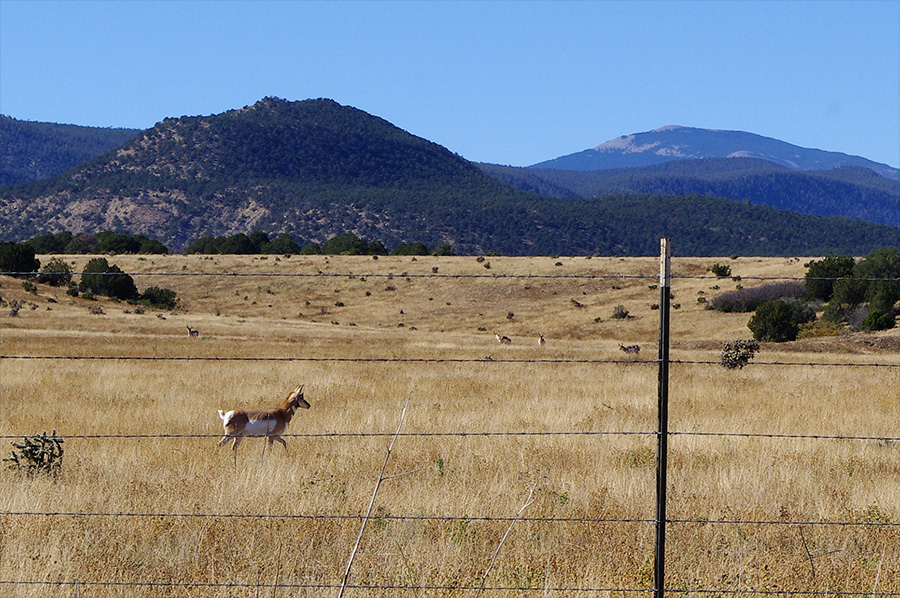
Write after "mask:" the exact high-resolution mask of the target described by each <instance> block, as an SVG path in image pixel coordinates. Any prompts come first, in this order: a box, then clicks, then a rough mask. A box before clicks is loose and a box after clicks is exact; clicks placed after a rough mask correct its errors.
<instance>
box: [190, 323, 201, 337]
mask: <svg viewBox="0 0 900 598" xmlns="http://www.w3.org/2000/svg"><path fill="white" fill-rule="evenodd" d="M187 329H188V334H190V335H191V336H193V337H194V338H196V337H198V336H200V331H199V330H194V329H193V328H191V327H190V326H188V327H187Z"/></svg>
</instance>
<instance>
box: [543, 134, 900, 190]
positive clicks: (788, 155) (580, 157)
mask: <svg viewBox="0 0 900 598" xmlns="http://www.w3.org/2000/svg"><path fill="white" fill-rule="evenodd" d="M728 157H734V158H761V159H764V160H767V161H769V162H773V163H775V164H780V165H782V166H786V167H788V168H791V169H792V170H830V169H832V168H837V167H840V166H864V167H866V168H870V169H871V170H873V171H874V172H876V173H878V174H880V175H881V176H883V177H886V178H890V179H896V180H900V169H897V168H893V167H891V166H889V165H887V164H880V163H878V162H874V161H872V160H869V159H867V158H863V157H861V156H852V155H849V154H845V153H841V152H830V151H825V150H820V149H813V148H804V147H800V146H797V145H793V144H791V143H788V142H786V141H780V140H778V139H773V138H771V137H764V136H762V135H758V134H756V133H748V132H745V131H730V130H725V129H702V128H698V127H685V126H682V125H666V126H664V127H659V128H657V129H653V130H652V131H646V132H643V133H632V134H630V135H622V136H621V137H616V138H615V139H610V140H609V141H606V142H604V143H601V144H600V145H597V146H594V147H592V148H589V149H586V150H582V151H580V152H574V153H572V154H567V155H565V156H559V157H557V158H553V159H551V160H545V161H543V162H538V163H537V164H532V165H531V166H529V167H528V168H554V169H560V170H607V169H610V168H627V167H639V166H650V165H652V164H659V163H663V162H667V161H671V160H684V159H696V158H728Z"/></svg>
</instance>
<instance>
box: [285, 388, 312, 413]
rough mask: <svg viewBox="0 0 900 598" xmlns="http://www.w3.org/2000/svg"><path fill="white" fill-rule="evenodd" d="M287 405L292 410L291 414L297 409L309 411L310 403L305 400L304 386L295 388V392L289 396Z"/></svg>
mask: <svg viewBox="0 0 900 598" xmlns="http://www.w3.org/2000/svg"><path fill="white" fill-rule="evenodd" d="M285 403H287V406H288V408H289V409H290V410H291V413H293V412H294V411H296V410H297V409H309V403H307V402H306V399H304V398H303V385H302V384H301V385H300V386H298V387H297V388H295V389H294V392H292V393H291V394H289V395H288V398H287V400H286V401H285Z"/></svg>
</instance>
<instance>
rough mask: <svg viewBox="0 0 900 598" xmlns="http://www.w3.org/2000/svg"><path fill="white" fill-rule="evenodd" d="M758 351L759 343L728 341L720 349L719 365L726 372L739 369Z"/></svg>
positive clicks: (751, 340) (752, 340) (750, 340)
mask: <svg viewBox="0 0 900 598" xmlns="http://www.w3.org/2000/svg"><path fill="white" fill-rule="evenodd" d="M757 351H759V343H758V342H757V341H756V340H754V339H749V340H737V341H728V342H727V343H725V347H724V348H723V349H722V358H721V360H720V361H719V365H721V366H722V367H723V368H725V369H728V370H735V369H741V368H743V367H744V366H745V365H747V364H748V363H750V360H751V359H753V357H754V355H756V352H757Z"/></svg>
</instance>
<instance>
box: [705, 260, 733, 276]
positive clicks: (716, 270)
mask: <svg viewBox="0 0 900 598" xmlns="http://www.w3.org/2000/svg"><path fill="white" fill-rule="evenodd" d="M709 270H710V272H712V273H713V274H715V275H716V276H718V277H719V278H728V277H729V276H731V266H729V265H727V264H720V263H718V262H716V263H715V264H713V265H712V266H710V268H709Z"/></svg>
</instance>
